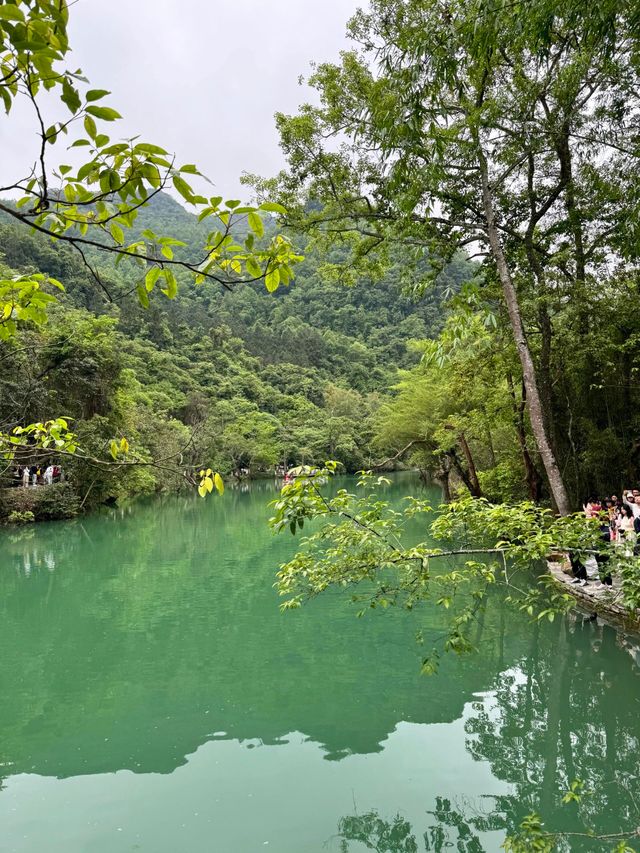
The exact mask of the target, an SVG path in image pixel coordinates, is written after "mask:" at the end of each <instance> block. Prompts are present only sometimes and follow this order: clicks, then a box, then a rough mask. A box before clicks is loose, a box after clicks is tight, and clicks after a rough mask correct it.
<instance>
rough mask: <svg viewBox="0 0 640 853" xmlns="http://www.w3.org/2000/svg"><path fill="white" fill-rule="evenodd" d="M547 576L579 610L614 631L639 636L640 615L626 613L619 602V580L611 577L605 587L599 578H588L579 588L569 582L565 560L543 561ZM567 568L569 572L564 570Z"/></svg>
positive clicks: (620, 598) (620, 593)
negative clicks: (559, 585)
mask: <svg viewBox="0 0 640 853" xmlns="http://www.w3.org/2000/svg"><path fill="white" fill-rule="evenodd" d="M547 566H548V568H549V574H550V575H551V576H552V577H553V578H554V579H555V580H556V581H557V582H558V583H559V584H561V585H562V586H563V587H564V588H565V591H566V592H567V593H569V595H572V596H573V597H574V598H575V599H576V601H577V602H578V606H579V608H580V609H581V610H585V611H587V612H589V613H595V614H597V615H598V616H599V617H601V618H602V619H603V620H604V621H605V622H609V623H610V624H612V625H614V626H615V627H616V628H621V629H622V630H624V631H629V632H631V633H633V634H640V613H638V612H636V613H635V614H633V613H631V612H629V610H627V608H626V607H625V606H624V605H623V603H622V585H621V581H620V578H619V577H616V576H615V575H614V577H613V585H612V586H606V585H605V584H603V583H601V582H600V580H599V579H589V580H587V583H586V584H585V585H584V586H583V585H582V584H579V583H572V581H573V580H574V578H573V575H572V574H571V573H570V564H569V561H568V559H566V560H564V561H562V562H561V561H551V560H549V561H547ZM565 568H568V569H569V573H567V572H566V571H564V569H565Z"/></svg>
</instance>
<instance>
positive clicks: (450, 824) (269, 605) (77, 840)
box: [0, 479, 640, 853]
mask: <svg viewBox="0 0 640 853" xmlns="http://www.w3.org/2000/svg"><path fill="white" fill-rule="evenodd" d="M243 485H244V484H243ZM270 488H271V486H270V484H259V485H258V486H257V487H256V486H255V485H254V486H252V487H251V489H249V490H247V491H242V490H239V489H238V490H229V491H228V492H227V494H226V495H225V498H224V500H221V501H207V502H203V501H200V500H197V499H192V498H191V497H184V498H172V499H166V500H162V501H153V502H149V503H145V504H141V505H137V506H135V507H133V508H128V509H124V510H114V511H109V512H106V513H104V514H102V515H96V516H92V517H88V518H84V519H78V520H75V521H72V522H62V523H52V524H47V525H41V526H38V527H30V528H23V529H20V530H18V531H16V532H11V533H9V532H4V531H3V532H2V533H1V534H0V537H1V538H0V554H1V557H0V559H1V572H0V609H1V619H0V643H1V645H2V650H3V654H2V658H1V659H0V687H1V689H2V702H1V704H0V727H1V731H2V745H1V747H0V750H1V752H0V779H2V780H3V784H4V787H5V790H4V791H3V792H2V793H1V794H0V821H1V825H2V827H3V836H4V838H5V842H6V849H8V850H15V851H21V853H23V851H35V850H45V849H46V850H47V851H49V850H51V851H53V853H57V852H58V851H60V853H62V851H64V853H76V851H84V850H91V851H92V853H94V851H102V850H104V851H105V853H106V851H109V853H112V851H121V850H122V851H124V850H131V849H140V850H149V851H154V853H162V852H163V851H167V853H169V851H171V853H173V851H175V850H177V849H184V850H188V851H196V853H199V851H205V850H206V851H210V850H230V851H239V853H244V851H252V850H258V849H265V847H266V846H267V843H268V844H269V845H270V847H269V848H267V849H271V850H277V851H279V853H280V851H282V853H294V851H295V853H301V852H302V853H304V851H320V850H323V849H329V850H338V851H353V853H355V851H362V850H377V851H388V852H389V853H396V851H402V853H409V851H414V850H428V851H431V850H434V851H437V850H442V851H444V850H448V849H455V850H460V851H469V853H472V851H480V850H489V851H492V850H496V851H497V850H498V849H499V846H500V843H501V841H502V839H503V838H504V834H505V832H506V831H510V830H512V829H513V827H514V826H516V825H517V823H518V822H519V820H520V819H521V818H522V816H523V815H524V814H526V813H527V812H529V811H532V810H538V811H540V810H542V811H543V812H544V814H545V819H546V822H547V824H548V825H549V826H553V827H554V828H555V827H558V828H566V829H571V828H572V827H577V826H578V825H579V820H578V816H577V815H576V813H575V811H576V810H575V808H573V807H570V808H567V807H566V806H565V807H563V806H561V805H560V797H561V793H562V792H563V791H564V790H565V789H566V788H567V787H568V786H569V784H570V782H571V781H572V780H573V779H575V778H580V779H582V780H583V781H584V782H585V787H586V788H587V789H588V791H589V794H588V795H587V796H585V797H584V798H583V803H582V805H581V809H582V810H583V812H584V817H585V818H586V820H587V822H593V823H594V824H597V825H598V827H599V828H601V829H602V831H611V832H613V831H616V830H618V829H619V828H620V827H621V826H627V825H630V826H634V825H637V824H638V821H640V814H639V813H638V808H637V806H638V804H640V786H638V780H637V775H638V766H637V759H636V755H637V753H638V736H639V734H640V723H639V722H638V720H639V715H638V711H639V710H640V679H639V677H638V671H637V668H636V666H635V664H634V661H633V658H632V657H631V656H630V655H629V654H628V653H627V652H626V650H625V649H623V648H621V647H620V643H619V641H618V640H616V636H615V634H614V633H613V632H612V631H610V630H608V629H603V628H602V627H601V626H597V625H594V624H591V623H583V622H582V621H581V620H578V619H573V620H567V621H564V622H560V623H553V624H547V623H545V624H543V625H531V624H529V623H528V622H523V620H522V617H521V616H520V614H514V612H513V611H512V610H510V609H509V608H508V607H505V606H504V605H503V602H502V601H501V599H500V598H499V597H498V596H493V597H491V598H490V599H489V600H488V601H487V602H485V604H484V606H483V608H482V610H481V611H480V613H479V614H478V620H477V623H476V625H475V628H474V631H475V636H474V641H475V643H476V645H477V646H478V647H479V649H480V652H479V653H478V654H477V655H475V656H473V657H467V658H463V659H461V660H457V659H453V658H451V659H445V661H444V662H443V665H442V668H441V672H440V674H439V675H438V676H436V677H435V678H431V679H426V678H421V677H420V676H418V675H417V672H418V669H419V658H420V649H419V648H418V647H417V646H416V645H415V642H414V640H413V637H414V635H415V632H416V630H417V629H418V628H421V629H422V630H423V631H424V633H425V635H426V642H427V643H428V642H429V636H430V635H437V634H438V633H440V632H441V631H442V627H443V624H444V623H443V622H442V619H443V618H444V617H443V615H442V614H440V613H438V612H431V611H425V612H423V613H421V614H416V613H413V614H406V613H396V612H393V611H386V612H380V613H373V614H371V615H370V616H367V617H366V618H364V619H360V620H359V619H356V618H355V615H354V610H353V609H352V608H350V607H349V606H348V605H347V604H345V601H344V599H342V598H341V597H330V598H328V599H327V600H325V601H318V602H314V604H313V605H312V606H310V607H308V608H305V609H303V610H302V611H297V612H290V613H287V614H281V613H280V612H279V610H278V599H277V596H276V594H275V592H274V591H273V589H272V582H273V574H274V569H275V567H276V566H277V565H278V563H280V562H281V561H283V560H284V559H286V558H287V557H288V556H289V555H290V554H291V553H292V551H293V549H294V547H295V544H296V543H295V542H294V541H293V540H292V539H291V538H290V537H282V536H281V537H272V536H271V534H270V533H269V531H268V530H267V528H266V525H265V519H266V517H267V516H268V514H269V513H268V509H267V508H266V506H265V505H266V501H267V500H268V498H269V497H270ZM406 488H407V480H406V479H405V481H404V483H395V484H394V485H392V486H391V487H390V489H389V493H390V495H391V496H392V497H393V496H395V495H397V496H398V498H400V497H401V496H402V494H404V492H405V490H406ZM411 488H415V486H414V485H413V484H412V486H411ZM572 808H573V810H572ZM634 821H635V823H634ZM52 839H53V841H52ZM585 845H588V842H586V841H578V840H574V842H573V846H569V847H567V849H571V850H583V849H584V850H590V849H599V848H593V847H589V846H585ZM3 849H4V847H3Z"/></svg>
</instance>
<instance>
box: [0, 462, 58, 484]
mask: <svg viewBox="0 0 640 853" xmlns="http://www.w3.org/2000/svg"><path fill="white" fill-rule="evenodd" d="M62 481H64V471H63V470H62V468H61V467H60V466H59V465H47V466H46V467H44V466H41V465H21V466H18V467H16V468H14V469H13V476H12V478H11V485H13V486H24V488H25V489H26V488H30V487H34V486H52V485H53V484H54V483H58V482H62Z"/></svg>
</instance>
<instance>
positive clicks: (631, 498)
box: [584, 489, 640, 542]
mask: <svg viewBox="0 0 640 853" xmlns="http://www.w3.org/2000/svg"><path fill="white" fill-rule="evenodd" d="M584 512H585V515H586V516H587V518H598V519H600V521H601V522H602V528H603V530H602V532H603V535H604V534H606V538H607V541H609V542H615V541H622V540H626V541H627V542H628V541H633V542H635V541H636V539H637V536H638V534H639V533H640V490H639V489H629V490H628V491H625V492H623V497H621V498H619V497H617V495H612V496H611V497H610V498H605V499H604V500H599V499H598V498H595V497H591V498H589V500H588V501H587V503H586V504H585V505H584Z"/></svg>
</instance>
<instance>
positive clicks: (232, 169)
mask: <svg viewBox="0 0 640 853" xmlns="http://www.w3.org/2000/svg"><path fill="white" fill-rule="evenodd" d="M357 5H359V4H358V3H357V2H356V0H323V2H322V3H318V2H317V0H269V2H264V0H234V2H228V1H227V2H223V0H208V2H207V0H182V2H178V0H80V2H78V3H77V4H76V5H74V6H72V8H71V27H70V32H71V44H72V47H73V60H72V63H71V64H72V65H73V66H74V67H81V68H82V69H83V71H84V72H85V74H86V75H87V76H88V77H89V79H90V80H91V83H92V85H93V86H95V87H99V88H106V89H109V90H110V91H111V92H112V96H111V97H110V98H109V99H105V102H104V103H105V104H107V103H108V104H109V105H113V106H114V107H116V109H118V110H119V111H120V112H121V113H122V115H123V116H124V120H123V121H120V122H118V123H117V125H113V126H112V127H113V132H112V133H113V135H114V136H115V135H117V136H118V137H125V136H130V135H131V136H132V135H135V134H140V135H141V136H143V137H145V138H146V139H148V140H152V141H153V142H155V143H157V144H162V145H164V146H165V147H166V148H168V149H169V150H171V151H172V152H175V154H176V156H177V159H178V160H179V161H180V164H182V163H186V162H189V163H197V164H198V165H199V167H200V168H201V169H202V170H203V171H204V172H205V173H206V174H207V175H208V176H209V177H210V178H211V179H212V180H213V181H214V182H215V184H216V192H217V193H220V194H222V195H224V196H226V197H230V196H239V195H240V196H241V195H243V194H244V195H246V190H245V191H243V190H242V189H241V188H240V184H239V176H240V174H241V173H242V172H243V171H248V172H256V173H258V174H262V175H271V174H274V173H275V172H276V171H277V170H278V169H279V168H280V167H281V165H282V158H281V155H280V151H279V148H278V140H277V134H276V131H275V127H274V122H273V114H274V112H276V111H283V112H293V111H295V109H296V107H297V106H298V104H299V103H301V102H302V101H304V100H307V99H308V97H309V95H308V92H307V91H306V90H305V89H301V88H300V87H299V86H298V82H297V81H298V77H299V75H300V74H307V73H308V71H309V65H310V63H311V62H312V61H314V60H315V61H323V60H331V59H335V58H337V56H338V53H339V51H340V50H341V49H342V48H343V47H345V45H346V41H345V39H344V32H345V23H346V21H347V19H348V18H349V17H350V15H351V14H352V13H353V11H354V10H355V8H356V6H357ZM32 138H33V126H32V124H31V121H30V116H29V114H28V112H27V111H26V110H25V109H20V110H16V112H15V114H12V116H11V117H10V118H9V120H7V119H6V118H5V117H3V116H0V151H1V152H2V156H1V158H0V185H1V184H4V183H5V182H6V179H7V178H11V177H14V178H15V177H16V176H17V174H18V172H19V171H24V169H25V168H26V167H27V165H28V164H30V163H31V162H33V160H34V158H35V154H36V146H35V142H34V143H33V144H32ZM69 159H70V158H69V156H68V155H65V153H64V152H62V151H61V152H60V154H59V155H58V158H57V160H56V162H57V161H58V160H61V161H63V162H64V161H65V160H67V161H68V160H69ZM52 162H53V161H52Z"/></svg>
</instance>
